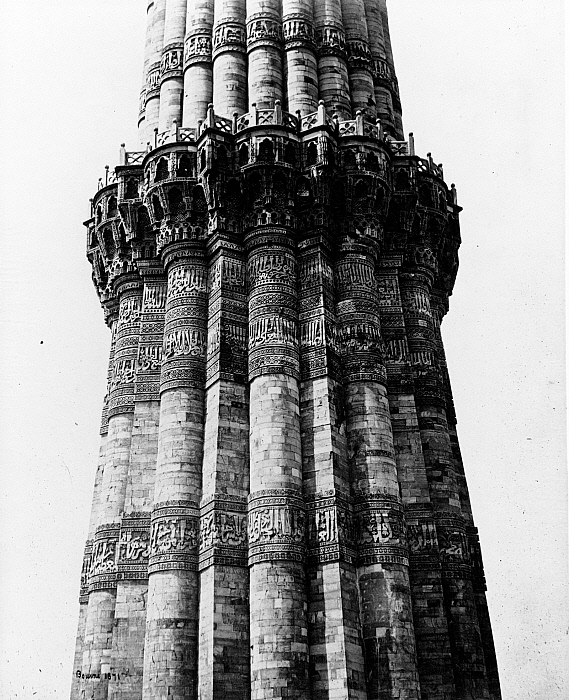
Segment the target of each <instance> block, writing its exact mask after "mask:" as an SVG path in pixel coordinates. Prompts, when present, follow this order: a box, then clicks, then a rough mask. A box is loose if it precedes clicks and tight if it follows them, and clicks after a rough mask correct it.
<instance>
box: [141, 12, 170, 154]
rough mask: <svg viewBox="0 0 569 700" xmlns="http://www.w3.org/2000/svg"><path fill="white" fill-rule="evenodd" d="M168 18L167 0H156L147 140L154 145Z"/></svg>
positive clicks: (146, 115) (146, 117)
mask: <svg viewBox="0 0 569 700" xmlns="http://www.w3.org/2000/svg"><path fill="white" fill-rule="evenodd" d="M165 20H166V0H154V11H153V16H152V38H151V47H152V48H151V51H150V56H149V59H148V71H147V73H146V97H145V101H146V107H145V121H146V128H145V133H146V140H147V141H148V142H149V143H150V144H151V145H152V146H154V129H158V121H159V115H160V79H161V72H162V68H161V64H162V49H163V48H164V23H165Z"/></svg>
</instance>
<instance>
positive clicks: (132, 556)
mask: <svg viewBox="0 0 569 700" xmlns="http://www.w3.org/2000/svg"><path fill="white" fill-rule="evenodd" d="M149 555H150V513H140V514H131V515H128V516H124V517H123V519H122V522H121V531H120V537H119V541H118V551H117V580H121V579H142V580H144V579H146V578H148V557H149Z"/></svg>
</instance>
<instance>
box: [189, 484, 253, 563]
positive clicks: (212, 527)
mask: <svg viewBox="0 0 569 700" xmlns="http://www.w3.org/2000/svg"><path fill="white" fill-rule="evenodd" d="M200 513H201V515H200V533H199V536H200V543H199V568H200V571H202V570H203V569H206V568H208V567H209V566H212V565H214V564H219V565H221V566H247V501H246V499H245V498H242V497H239V496H229V495H223V494H216V495H215V496H213V497H212V498H211V499H210V500H209V501H207V502H205V503H202V506H201V509H200Z"/></svg>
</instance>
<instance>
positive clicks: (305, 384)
mask: <svg viewBox="0 0 569 700" xmlns="http://www.w3.org/2000/svg"><path fill="white" fill-rule="evenodd" d="M313 144H314V142H313ZM329 148H330V143H329V142H321V143H320V148H319V149H318V157H317V165H316V167H315V168H313V169H312V171H311V172H309V173H307V175H306V176H305V177H303V178H302V179H301V180H300V183H299V185H297V186H298V187H299V189H300V190H301V191H302V193H303V195H302V197H301V200H300V202H299V204H298V226H299V244H298V248H299V253H298V256H299V258H298V259H299V275H298V286H299V323H300V369H301V385H300V427H301V438H302V464H303V486H304V497H305V501H306V507H307V515H308V557H307V567H306V572H307V579H308V591H309V594H308V637H309V651H310V693H311V695H310V697H311V700H345V699H346V698H348V699H349V700H366V699H367V694H366V690H365V670H364V659H363V650H362V645H361V633H360V620H359V605H358V590H357V578H356V569H355V563H354V560H355V556H354V543H353V542H352V541H351V539H350V536H349V535H348V533H347V530H348V528H347V527H346V523H347V522H348V521H349V519H350V517H351V497H350V475H349V469H348V463H347V451H346V450H347V446H346V435H345V422H344V419H345V415H344V407H343V391H342V381H341V375H340V368H339V357H338V353H337V348H336V345H335V342H334V333H333V332H332V330H331V329H334V328H335V327H336V323H337V319H336V314H335V291H334V273H333V262H332V260H333V254H334V253H333V245H334V244H333V240H334V236H333V230H332V227H331V226H327V227H324V226H318V225H315V221H326V220H327V207H329V206H330V200H331V196H330V179H331V178H330V176H331V168H329V166H328V165H327V164H324V163H325V155H326V154H327V153H328V152H329V151H328V149H329ZM303 200H304V201H303ZM314 215H316V216H315V218H314V219H312V217H314ZM311 219H312V221H311Z"/></svg>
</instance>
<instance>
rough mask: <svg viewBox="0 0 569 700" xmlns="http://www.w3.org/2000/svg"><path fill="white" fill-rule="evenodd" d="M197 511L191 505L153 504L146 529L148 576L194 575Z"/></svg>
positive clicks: (197, 528)
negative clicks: (183, 572)
mask: <svg viewBox="0 0 569 700" xmlns="http://www.w3.org/2000/svg"><path fill="white" fill-rule="evenodd" d="M198 548H199V509H198V507H197V506H196V505H195V504H194V503H192V502H191V501H165V502H163V503H156V504H155V505H154V508H153V511H152V519H151V529H150V558H149V562H148V573H149V574H152V573H155V572H157V571H171V570H180V569H183V570H186V571H197V568H198Z"/></svg>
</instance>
